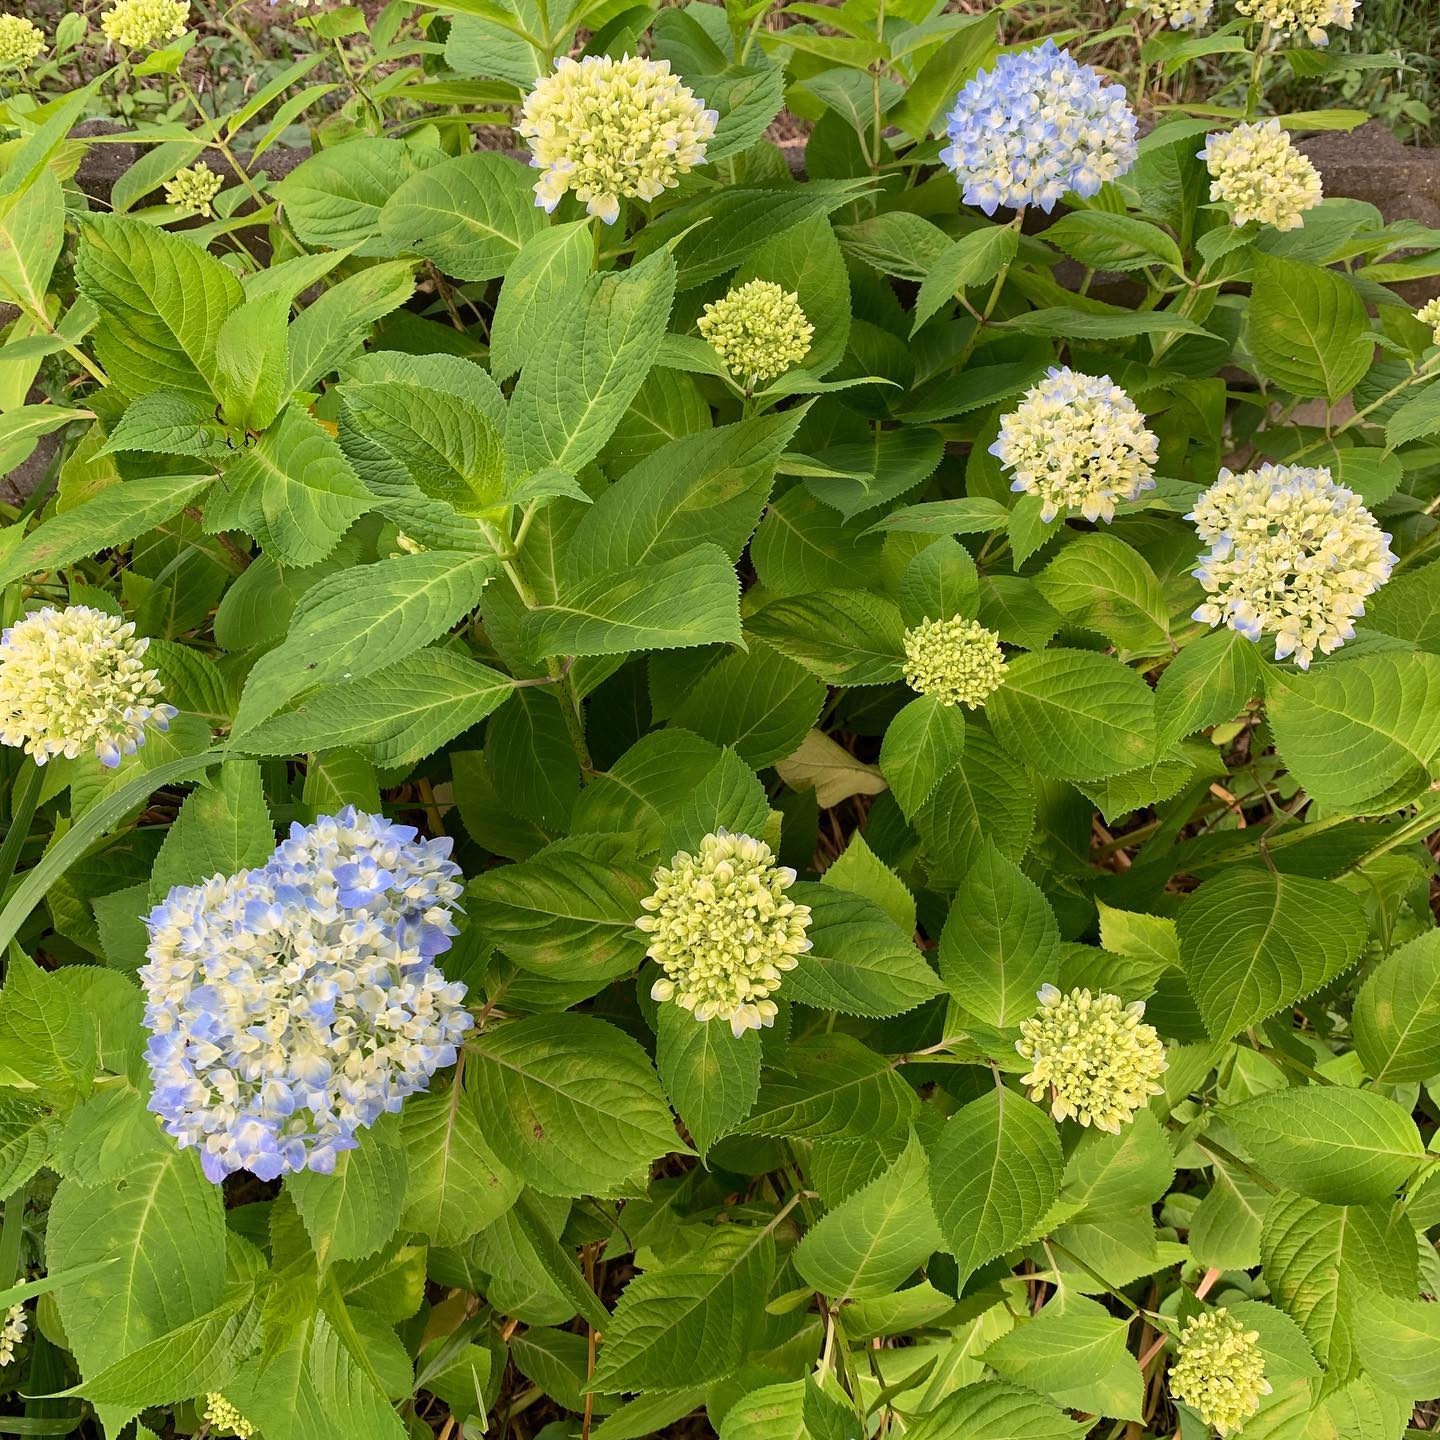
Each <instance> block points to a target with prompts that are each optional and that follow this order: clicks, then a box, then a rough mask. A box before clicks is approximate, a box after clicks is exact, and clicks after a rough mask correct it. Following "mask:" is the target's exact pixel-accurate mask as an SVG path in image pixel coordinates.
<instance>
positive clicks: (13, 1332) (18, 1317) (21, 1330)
mask: <svg viewBox="0 0 1440 1440" xmlns="http://www.w3.org/2000/svg"><path fill="white" fill-rule="evenodd" d="M29 1328H30V1327H29V1324H28V1323H27V1321H26V1319H25V1307H24V1306H23V1305H18V1304H17V1305H12V1306H11V1307H10V1308H9V1309H8V1310H7V1311H6V1312H5V1321H4V1323H3V1324H0V1370H3V1369H4V1368H5V1367H6V1366H7V1365H8V1364H9V1363H10V1362H11V1361H12V1360H13V1359H14V1358H15V1351H16V1350H17V1349H18V1348H19V1345H20V1342H21V1341H22V1340H23V1339H24V1338H25V1332H26V1330H28V1329H29Z"/></svg>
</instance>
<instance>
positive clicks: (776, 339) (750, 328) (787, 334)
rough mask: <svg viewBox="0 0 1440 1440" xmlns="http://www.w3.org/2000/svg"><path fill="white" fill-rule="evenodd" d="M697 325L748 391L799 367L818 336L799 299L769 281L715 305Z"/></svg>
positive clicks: (743, 287) (754, 282) (736, 292)
mask: <svg viewBox="0 0 1440 1440" xmlns="http://www.w3.org/2000/svg"><path fill="white" fill-rule="evenodd" d="M697 325H698V328H699V331H700V333H701V335H703V336H704V337H705V340H706V341H707V342H708V344H709V346H710V348H711V349H712V350H713V351H714V352H715V353H716V354H717V355H718V356H719V357H720V359H721V360H722V361H724V363H725V368H726V369H727V370H729V372H730V373H731V374H732V375H733V376H734V377H735V378H736V380H738V381H739V382H740V383H741V384H742V385H743V386H744V387H745V389H746V390H747V391H752V390H754V389H755V388H756V387H757V386H760V385H764V384H768V383H769V382H770V381H771V380H774V379H777V378H778V377H779V376H781V375H783V374H784V373H785V371H787V370H788V369H789V368H790V367H791V366H792V365H798V364H799V363H800V362H801V361H802V360H803V359H804V358H805V357H806V356H807V355H808V354H809V353H810V341H811V338H812V337H813V336H814V334H815V327H814V326H813V325H812V324H811V323H810V322H809V321H808V320H807V319H806V318H805V312H804V311H803V310H802V309H801V308H800V297H799V296H798V295H796V294H795V293H794V292H793V291H790V290H784V289H782V288H781V287H780V286H779V285H776V284H775V283H774V282H773V281H770V280H751V281H749V282H748V283H746V284H744V285H741V286H738V287H737V288H736V289H734V290H731V291H730V292H729V294H727V295H726V296H725V298H724V299H723V300H715V301H712V302H711V303H710V304H709V305H707V306H706V307H705V313H704V314H703V315H701V317H700V319H699V321H698V322H697Z"/></svg>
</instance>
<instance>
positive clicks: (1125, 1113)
mask: <svg viewBox="0 0 1440 1440" xmlns="http://www.w3.org/2000/svg"><path fill="white" fill-rule="evenodd" d="M1039 999H1040V1009H1039V1011H1038V1012H1037V1013H1036V1014H1035V1015H1034V1016H1033V1017H1032V1018H1031V1019H1028V1020H1022V1021H1021V1022H1020V1038H1019V1039H1018V1040H1017V1041H1016V1042H1015V1048H1016V1050H1018V1051H1019V1052H1020V1054H1021V1055H1022V1056H1023V1057H1024V1058H1025V1059H1026V1060H1028V1061H1029V1062H1030V1073H1029V1074H1028V1075H1022V1076H1021V1077H1020V1083H1021V1084H1022V1085H1028V1086H1030V1098H1031V1099H1032V1100H1040V1099H1043V1098H1044V1096H1045V1094H1046V1092H1047V1091H1048V1092H1049V1093H1050V1097H1051V1098H1050V1113H1051V1114H1052V1115H1053V1116H1054V1117H1055V1119H1057V1120H1064V1119H1065V1118H1066V1117H1067V1116H1069V1115H1073V1116H1074V1117H1075V1118H1076V1119H1077V1120H1078V1121H1079V1122H1080V1123H1081V1124H1082V1125H1093V1126H1094V1127H1095V1128H1096V1129H1097V1130H1104V1131H1106V1132H1107V1133H1109V1134H1111V1135H1118V1134H1119V1133H1120V1127H1121V1126H1122V1125H1128V1124H1129V1123H1130V1122H1131V1121H1132V1120H1133V1119H1134V1118H1135V1112H1136V1111H1137V1110H1139V1109H1141V1108H1142V1107H1143V1106H1145V1105H1147V1104H1149V1102H1150V1097H1151V1096H1152V1095H1158V1094H1160V1092H1161V1089H1162V1087H1161V1086H1160V1085H1158V1084H1157V1083H1156V1077H1157V1076H1159V1075H1160V1074H1162V1073H1163V1072H1164V1070H1165V1068H1166V1062H1165V1046H1164V1045H1163V1044H1162V1043H1161V1040H1160V1037H1159V1035H1157V1034H1156V1032H1155V1027H1154V1026H1153V1025H1145V1024H1142V1023H1141V1022H1142V1020H1143V1018H1144V1015H1145V1005H1144V1002H1143V1001H1140V1000H1136V1001H1134V1002H1133V1003H1132V1004H1129V1005H1126V1004H1125V1003H1124V1002H1123V1001H1122V1000H1121V999H1120V997H1119V996H1118V995H1107V994H1104V993H1103V992H1102V993H1101V994H1099V995H1092V994H1091V993H1090V992H1089V991H1088V990H1072V991H1071V992H1070V993H1069V994H1068V995H1065V994H1062V993H1061V991H1059V990H1057V989H1056V988H1055V986H1053V985H1045V986H1043V987H1042V988H1041V990H1040V994H1039Z"/></svg>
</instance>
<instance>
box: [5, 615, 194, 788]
mask: <svg viewBox="0 0 1440 1440" xmlns="http://www.w3.org/2000/svg"><path fill="white" fill-rule="evenodd" d="M134 636H135V626H134V624H133V623H130V622H125V621H121V620H119V619H117V618H116V617H115V616H114V615H107V614H106V613H105V611H103V610H95V609H92V608H91V607H90V606H88V605H71V606H70V607H69V608H68V609H65V610H56V609H54V608H53V607H47V608H45V609H44V610H36V611H35V612H33V613H32V614H30V615H27V616H26V617H25V618H24V619H23V620H18V621H16V623H15V624H14V625H12V626H10V628H9V629H8V630H6V631H5V632H4V633H3V634H0V744H5V745H19V746H22V747H23V748H24V750H25V753H26V754H27V755H32V756H34V758H35V762H36V764H38V765H43V764H44V763H45V762H46V761H47V760H49V759H51V758H53V757H54V756H56V755H63V756H65V758H66V759H67V760H74V759H75V758H76V757H77V756H78V755H80V754H81V752H82V751H85V750H93V751H94V752H95V754H96V755H97V756H98V757H99V759H100V762H101V764H103V765H107V766H111V767H114V766H116V765H118V764H119V763H120V760H121V758H122V757H123V756H125V755H133V754H134V753H135V749H136V747H137V746H139V745H143V744H144V743H145V726H146V725H153V726H154V727H155V728H156V729H157V730H166V729H168V728H169V726H170V720H171V718H172V717H173V716H174V715H175V713H176V712H175V707H174V706H173V705H164V704H160V703H158V702H157V699H156V697H157V696H158V695H159V694H160V682H159V680H158V679H157V678H156V673H155V671H154V670H147V669H146V668H145V659H144V657H145V651H146V650H147V649H148V648H149V646H150V642H149V641H148V640H136V639H135V638H134Z"/></svg>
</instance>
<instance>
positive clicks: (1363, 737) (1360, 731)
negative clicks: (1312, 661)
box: [1266, 651, 1440, 813]
mask: <svg viewBox="0 0 1440 1440" xmlns="http://www.w3.org/2000/svg"><path fill="white" fill-rule="evenodd" d="M1266 695H1267V699H1268V702H1269V704H1268V708H1269V715H1270V721H1271V724H1272V725H1273V726H1274V727H1275V745H1276V748H1277V749H1278V750H1279V752H1280V756H1281V758H1282V759H1283V760H1284V762H1285V764H1286V765H1287V766H1288V767H1289V770H1290V772H1291V774H1292V775H1293V776H1294V777H1295V779H1296V780H1297V781H1298V782H1299V783H1300V784H1301V785H1303V786H1304V787H1305V789H1306V790H1307V791H1308V792H1309V793H1310V795H1311V797H1312V798H1313V799H1315V800H1317V801H1319V803H1320V804H1322V805H1325V806H1333V807H1335V808H1336V809H1343V810H1349V811H1351V812H1354V811H1357V810H1358V811H1362V813H1363V812H1364V811H1365V809H1366V807H1367V806H1370V805H1374V806H1376V807H1377V808H1378V809H1379V810H1382V811H1388V810H1393V809H1394V808H1395V803H1394V801H1395V800H1396V799H1397V798H1398V799H1400V800H1404V799H1409V798H1411V797H1412V796H1413V794H1414V793H1415V792H1416V791H1418V790H1420V789H1422V788H1423V787H1424V786H1425V785H1427V784H1428V783H1429V780H1430V778H1431V777H1432V775H1433V774H1434V773H1435V766H1436V759H1437V756H1440V656H1435V655H1427V654H1423V653H1403V652H1401V653H1397V652H1392V651H1385V652H1382V653H1379V654H1371V655H1357V656H1356V657H1355V658H1354V659H1353V660H1347V661H1346V662H1345V663H1344V664H1332V665H1326V666H1323V667H1322V668H1319V669H1317V670H1316V671H1314V673H1313V674H1308V675H1300V674H1289V673H1285V672H1282V671H1279V670H1273V669H1272V670H1270V671H1269V672H1268V673H1267V675H1266Z"/></svg>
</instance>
